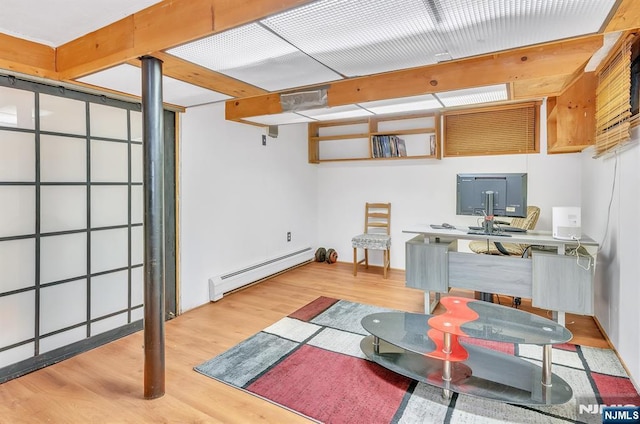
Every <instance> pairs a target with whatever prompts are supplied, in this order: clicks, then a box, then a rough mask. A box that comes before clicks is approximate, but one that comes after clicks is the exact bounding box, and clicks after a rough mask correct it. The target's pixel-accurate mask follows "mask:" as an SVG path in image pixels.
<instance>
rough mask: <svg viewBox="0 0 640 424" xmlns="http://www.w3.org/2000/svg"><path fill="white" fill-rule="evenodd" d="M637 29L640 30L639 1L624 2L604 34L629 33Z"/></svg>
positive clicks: (624, 0)
mask: <svg viewBox="0 0 640 424" xmlns="http://www.w3.org/2000/svg"><path fill="white" fill-rule="evenodd" d="M635 28H640V7H638V0H622V1H621V2H620V5H619V6H618V8H617V9H616V11H615V12H614V13H613V16H611V19H610V20H609V23H608V24H607V26H606V27H605V30H604V32H605V33H607V32H616V31H628V30H630V29H635Z"/></svg>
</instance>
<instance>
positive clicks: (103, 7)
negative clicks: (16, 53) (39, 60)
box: [0, 0, 160, 47]
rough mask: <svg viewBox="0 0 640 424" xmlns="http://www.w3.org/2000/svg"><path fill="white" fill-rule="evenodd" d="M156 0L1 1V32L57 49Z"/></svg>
mask: <svg viewBox="0 0 640 424" xmlns="http://www.w3.org/2000/svg"><path fill="white" fill-rule="evenodd" d="M159 2H160V1H159V0H2V3H1V5H0V32H3V33H5V34H8V35H13V36H14V37H18V38H24V39H25V40H29V41H35V42H36V43H40V44H45V45H47V46H51V47H58V46H61V45H62V44H65V43H67V42H69V41H71V40H75V39H76V38H78V37H81V36H83V35H85V34H88V33H90V32H93V31H95V30H97V29H98V28H102V27H103V26H106V25H108V24H110V23H113V22H116V21H119V20H120V19H122V18H124V17H127V16H129V15H131V14H133V13H135V12H139V11H140V10H142V9H145V8H147V7H149V6H151V5H152V4H155V3H159Z"/></svg>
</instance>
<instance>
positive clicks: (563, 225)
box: [551, 206, 582, 240]
mask: <svg viewBox="0 0 640 424" xmlns="http://www.w3.org/2000/svg"><path fill="white" fill-rule="evenodd" d="M551 209H552V219H553V220H552V224H553V238H557V239H560V240H578V239H579V238H580V237H582V223H581V215H580V214H581V211H580V208H579V207H578V206H555V207H553V208H551Z"/></svg>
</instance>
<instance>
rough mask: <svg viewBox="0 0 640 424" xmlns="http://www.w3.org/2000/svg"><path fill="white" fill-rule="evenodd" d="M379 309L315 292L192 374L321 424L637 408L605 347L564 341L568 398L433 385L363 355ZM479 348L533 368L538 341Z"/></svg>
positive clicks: (472, 419)
mask: <svg viewBox="0 0 640 424" xmlns="http://www.w3.org/2000/svg"><path fill="white" fill-rule="evenodd" d="M383 311H389V310H388V309H383V308H379V307H376V306H371V305H364V304H359V303H354V302H349V301H345V300H337V299H331V298H327V297H321V298H318V299H316V300H315V301H314V302H312V303H310V304H308V305H307V306H305V307H303V308H301V309H299V310H298V311H296V312H294V313H293V314H291V315H289V316H288V317H286V318H283V319H281V320H280V321H278V322H276V323H275V324H273V325H271V326H269V327H267V328H265V329H264V330H263V331H261V332H259V333H258V334H255V335H254V336H252V337H250V338H249V339H247V340H245V341H243V342H242V343H240V344H238V345H237V346H234V347H233V348H231V349H229V350H228V351H226V352H224V353H222V354H220V355H219V356H217V357H215V358H213V359H211V360H209V361H207V362H205V363H203V364H201V365H199V366H197V367H196V368H195V370H196V371H198V372H200V373H202V374H204V375H207V376H209V377H211V378H214V379H216V380H219V381H221V382H224V383H226V384H229V385H231V386H233V387H236V388H238V389H241V390H244V391H246V392H249V393H252V394H254V395H256V396H259V397H261V398H264V399H266V400H269V401H271V402H273V403H275V404H277V405H280V406H282V407H284V408H287V409H290V410H292V411H294V412H297V413H299V414H301V415H304V416H306V417H308V418H311V419H313V420H316V421H319V422H326V423H366V424H373V423H487V422H510V423H566V422H579V423H601V422H602V414H601V413H600V410H599V407H600V405H640V396H639V395H638V393H637V392H636V391H635V389H634V387H633V384H632V383H631V382H630V380H629V378H628V377H627V374H626V372H625V370H624V368H623V367H622V365H621V364H620V362H619V360H618V358H617V357H616V355H615V353H614V352H613V351H612V350H610V349H598V348H591V347H585V346H577V345H571V344H565V345H559V346H555V347H554V349H553V362H554V365H553V372H554V373H556V374H558V375H559V376H561V377H562V378H564V379H565V380H566V381H567V382H568V383H569V384H570V385H571V387H572V388H573V392H574V396H573V398H572V399H571V400H570V401H569V402H567V403H565V404H563V405H554V406H548V407H535V408H534V407H528V406H517V405H510V404H504V403H500V402H496V401H491V400H486V399H480V398H475V397H471V396H467V395H462V394H456V393H454V394H453V396H452V397H451V399H448V400H445V399H443V397H442V390H441V389H439V388H436V387H433V386H429V385H427V384H424V383H420V382H416V381H415V380H412V379H409V378H406V377H403V376H401V375H399V374H396V373H394V372H392V371H389V370H387V369H385V368H383V367H381V366H379V365H377V364H375V363H373V362H371V361H369V360H367V359H366V357H365V356H364V354H363V353H362V351H361V350H360V341H361V340H362V338H363V336H366V335H368V333H367V332H366V331H365V330H364V329H363V328H362V326H361V325H360V321H361V319H362V318H363V317H364V316H366V315H368V314H372V313H376V312H383ZM483 345H485V346H487V347H490V348H495V349H499V350H501V351H503V352H506V353H509V354H512V355H516V356H519V357H522V358H525V359H527V360H529V361H532V362H535V363H538V364H540V363H541V358H542V348H541V347H539V346H529V345H517V344H510V343H499V344H498V343H496V344H493V345H489V344H486V343H483Z"/></svg>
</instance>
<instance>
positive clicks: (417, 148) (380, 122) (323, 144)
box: [309, 113, 441, 163]
mask: <svg viewBox="0 0 640 424" xmlns="http://www.w3.org/2000/svg"><path fill="white" fill-rule="evenodd" d="M384 136H390V137H391V136H396V137H399V138H400V139H401V140H402V141H401V142H400V141H395V142H394V141H392V140H391V139H386V138H384ZM381 144H382V145H384V146H385V148H383V149H382V150H380V145H381ZM399 144H402V145H404V149H402V148H401V147H398V145H399ZM376 145H377V146H376ZM440 150H441V149H440V114H439V113H424V114H410V115H384V116H382V115H376V116H372V117H370V118H365V119H362V118H360V119H350V120H340V121H326V122H314V123H310V124H309V163H322V162H342V161H362V160H370V161H378V160H406V159H440V158H441V152H440ZM404 151H406V155H403V153H404Z"/></svg>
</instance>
